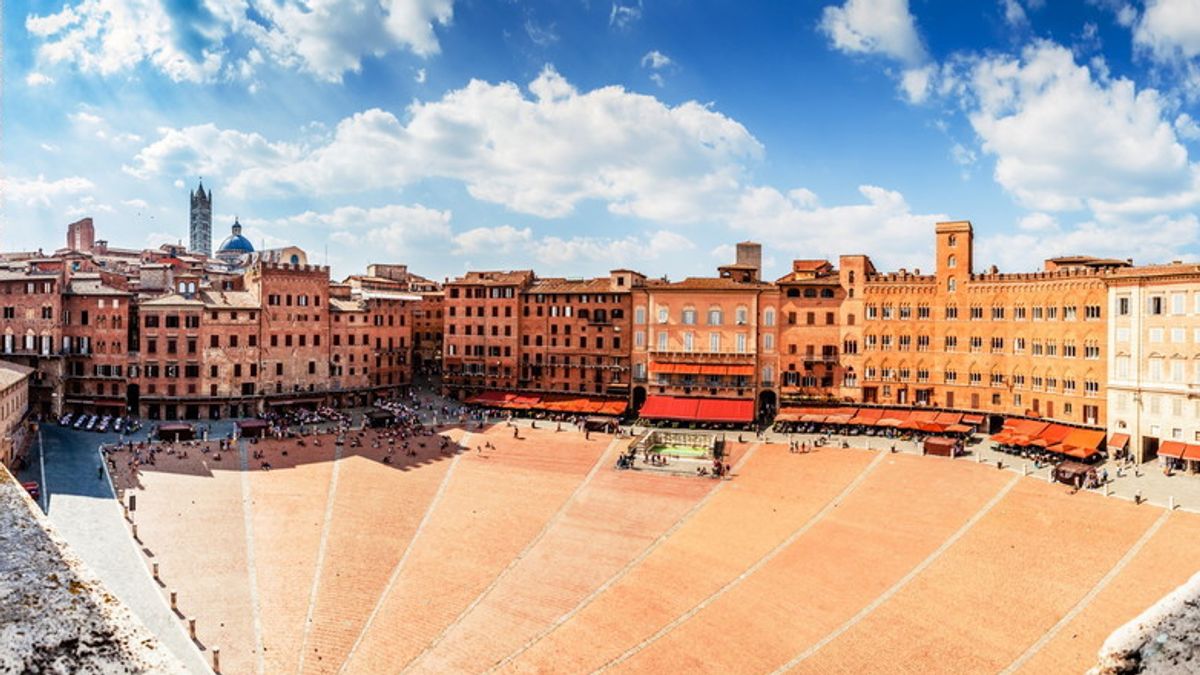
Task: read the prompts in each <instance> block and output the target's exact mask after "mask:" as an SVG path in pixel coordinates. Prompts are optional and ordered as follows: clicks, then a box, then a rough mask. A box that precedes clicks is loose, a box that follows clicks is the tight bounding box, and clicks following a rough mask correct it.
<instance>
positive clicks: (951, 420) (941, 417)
mask: <svg viewBox="0 0 1200 675" xmlns="http://www.w3.org/2000/svg"><path fill="white" fill-rule="evenodd" d="M960 420H962V413H956V412H944V413H938V416H937V419H935V420H934V422H937V423H938V424H946V425H950V424H958V423H959V421H960Z"/></svg>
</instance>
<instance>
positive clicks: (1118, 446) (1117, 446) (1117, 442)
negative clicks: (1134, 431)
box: [1108, 434, 1129, 451]
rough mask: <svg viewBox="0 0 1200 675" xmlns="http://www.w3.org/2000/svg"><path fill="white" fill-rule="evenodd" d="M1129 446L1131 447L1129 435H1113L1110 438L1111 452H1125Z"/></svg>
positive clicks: (1109, 447) (1109, 446)
mask: <svg viewBox="0 0 1200 675" xmlns="http://www.w3.org/2000/svg"><path fill="white" fill-rule="evenodd" d="M1127 445H1129V434H1113V435H1112V436H1109V437H1108V449H1109V450H1114V451H1120V450H1124V449H1125V446H1127Z"/></svg>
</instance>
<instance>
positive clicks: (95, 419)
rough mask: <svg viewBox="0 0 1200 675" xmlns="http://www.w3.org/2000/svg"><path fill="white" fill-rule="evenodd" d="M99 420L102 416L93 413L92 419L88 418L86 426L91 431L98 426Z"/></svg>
mask: <svg viewBox="0 0 1200 675" xmlns="http://www.w3.org/2000/svg"><path fill="white" fill-rule="evenodd" d="M99 421H100V417H99V416H98V415H92V417H91V419H89V420H88V423H87V425H86V426H85V427H84V428H85V429H87V430H88V431H91V430H92V429H95V428H96V423H97V422H99Z"/></svg>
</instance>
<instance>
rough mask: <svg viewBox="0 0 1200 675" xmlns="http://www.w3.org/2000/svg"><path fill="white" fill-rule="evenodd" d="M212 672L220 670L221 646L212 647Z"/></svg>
mask: <svg viewBox="0 0 1200 675" xmlns="http://www.w3.org/2000/svg"><path fill="white" fill-rule="evenodd" d="M213 672H214V673H219V672H221V648H220V647H213Z"/></svg>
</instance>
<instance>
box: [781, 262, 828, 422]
mask: <svg viewBox="0 0 1200 675" xmlns="http://www.w3.org/2000/svg"><path fill="white" fill-rule="evenodd" d="M775 284H776V286H778V287H779V319H778V325H779V361H780V363H779V393H780V397H781V399H782V400H783V401H784V402H787V403H799V402H802V401H805V400H813V399H830V398H834V396H835V392H837V389H838V386H839V384H840V383H841V382H842V381H843V380H844V375H845V373H844V372H843V369H842V359H841V352H842V303H843V302H845V300H846V291H845V289H844V288H843V287H842V282H841V279H840V277H839V275H838V273H837V270H835V269H834V267H833V265H832V264H831V263H830V262H829V261H828V260H796V261H793V262H792V271H791V272H789V273H788V274H786V275H784V276H783V277H781V278H779V279H777V280H776V281H775Z"/></svg>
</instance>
